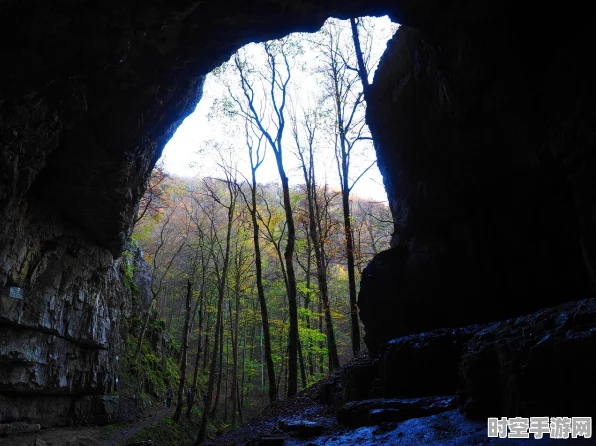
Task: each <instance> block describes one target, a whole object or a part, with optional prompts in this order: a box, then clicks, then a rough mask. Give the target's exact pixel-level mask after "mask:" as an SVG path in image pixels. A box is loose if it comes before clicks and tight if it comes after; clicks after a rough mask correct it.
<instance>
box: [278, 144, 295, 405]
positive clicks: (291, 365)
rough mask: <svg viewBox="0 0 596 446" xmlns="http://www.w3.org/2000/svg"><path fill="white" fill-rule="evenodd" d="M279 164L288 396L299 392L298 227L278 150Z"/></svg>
mask: <svg viewBox="0 0 596 446" xmlns="http://www.w3.org/2000/svg"><path fill="white" fill-rule="evenodd" d="M275 155H276V158H277V165H278V169H279V174H280V177H281V184H282V189H283V196H284V208H285V213H286V220H287V228H288V240H287V244H286V250H285V252H284V258H285V263H286V272H287V275H288V314H289V318H290V333H289V337H288V388H287V391H288V393H287V395H288V397H291V396H294V395H296V393H297V392H298V304H297V296H296V273H295V272H294V247H295V243H296V227H295V225H294V216H293V215H292V202H291V200H290V186H289V184H288V177H287V176H286V173H285V171H284V168H283V164H282V160H281V154H280V153H279V152H276V154H275Z"/></svg>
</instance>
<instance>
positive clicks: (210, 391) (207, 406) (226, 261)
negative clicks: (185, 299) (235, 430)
mask: <svg viewBox="0 0 596 446" xmlns="http://www.w3.org/2000/svg"><path fill="white" fill-rule="evenodd" d="M235 203H236V202H235V199H234V198H232V197H231V196H230V207H229V208H228V225H227V231H226V245H225V254H224V261H223V267H222V272H221V277H219V279H220V280H219V283H218V296H217V323H216V326H215V341H214V346H213V347H214V348H213V355H212V360H211V369H210V372H209V382H208V385H207V399H206V401H205V408H204V410H203V416H202V419H201V426H200V428H199V435H198V437H197V441H196V442H195V445H200V444H201V443H203V442H204V441H205V436H206V434H207V418H208V416H209V413H210V409H211V399H212V398H213V387H214V384H215V369H216V365H217V350H218V347H219V345H218V344H219V340H220V339H219V337H220V331H221V328H222V323H223V314H222V306H223V300H224V294H225V290H226V282H227V277H228V264H229V261H230V239H231V236H232V222H233V217H234V209H235ZM222 342H223V341H222Z"/></svg>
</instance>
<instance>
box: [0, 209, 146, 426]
mask: <svg viewBox="0 0 596 446" xmlns="http://www.w3.org/2000/svg"><path fill="white" fill-rule="evenodd" d="M44 217H45V221H44V222H43V223H41V222H29V224H28V225H27V226H25V227H24V228H23V231H22V232H20V233H17V234H15V237H14V239H13V240H12V244H10V245H8V246H6V247H5V248H4V250H3V251H1V254H2V258H3V259H4V261H3V264H2V270H1V271H0V283H1V284H2V287H0V423H6V422H12V421H27V422H31V423H34V424H41V426H42V427H48V426H53V425H67V424H79V423H86V422H102V418H101V415H99V416H98V417H97V418H95V417H94V416H92V414H94V413H96V412H97V413H101V410H104V409H105V405H103V404H99V403H97V402H95V399H94V397H93V396H94V395H103V394H109V393H111V392H112V391H114V390H117V383H116V378H117V376H118V374H119V368H118V359H119V358H118V355H120V354H121V350H122V348H123V343H122V339H125V335H126V330H125V327H124V326H123V324H124V323H125V321H126V319H127V318H129V317H130V314H131V308H132V295H131V290H130V289H129V288H127V287H126V286H125V285H124V283H125V282H124V280H123V277H122V275H123V274H124V269H123V268H122V265H121V264H122V262H126V260H123V259H122V258H121V259H119V260H116V261H114V259H113V257H112V254H111V253H110V252H109V251H108V250H106V249H104V248H99V247H97V246H96V245H94V244H93V243H90V242H88V241H86V240H85V237H84V236H82V235H80V234H77V232H76V231H73V229H72V228H67V227H64V226H63V225H61V224H60V223H58V222H57V221H56V220H54V219H53V218H52V214H51V213H48V214H46V215H44ZM141 292H142V289H141ZM111 404H112V405H114V404H115V405H116V407H117V401H114V402H112V403H111ZM100 407H101V408H102V409H101V410H100ZM115 417H116V418H117V414H116V415H115ZM116 418H114V417H112V418H111V419H112V421H114V420H115V419H116ZM108 419H109V418H107V419H106V420H108Z"/></svg>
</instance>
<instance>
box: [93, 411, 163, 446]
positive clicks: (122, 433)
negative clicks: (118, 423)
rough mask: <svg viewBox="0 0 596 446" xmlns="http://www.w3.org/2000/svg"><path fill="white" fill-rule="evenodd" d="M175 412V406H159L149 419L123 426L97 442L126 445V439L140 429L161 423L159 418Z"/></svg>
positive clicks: (108, 444) (113, 445)
mask: <svg viewBox="0 0 596 446" xmlns="http://www.w3.org/2000/svg"><path fill="white" fill-rule="evenodd" d="M173 412H174V407H173V406H172V407H171V408H170V409H168V408H167V407H161V408H160V407H158V409H157V410H156V411H155V413H154V414H153V416H152V417H151V418H148V419H146V420H144V421H141V422H139V423H134V424H128V425H126V426H123V429H122V430H119V431H117V432H111V435H110V436H109V437H108V438H106V439H103V440H101V441H100V442H99V443H97V444H98V446H116V445H118V446H119V445H124V444H126V440H128V439H129V438H130V437H132V436H133V435H134V434H136V433H137V432H138V431H140V430H142V429H145V428H146V427H150V426H153V425H155V424H157V423H159V420H161V419H162V418H163V417H165V416H166V415H168V414H169V413H173Z"/></svg>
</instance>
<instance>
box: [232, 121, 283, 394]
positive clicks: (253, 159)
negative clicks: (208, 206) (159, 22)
mask: <svg viewBox="0 0 596 446" xmlns="http://www.w3.org/2000/svg"><path fill="white" fill-rule="evenodd" d="M252 133H254V132H252ZM245 136H246V147H247V149H248V156H249V159H250V172H251V183H250V194H251V199H250V200H248V199H247V197H246V195H245V194H244V193H243V192H242V190H240V191H241V192H242V196H243V197H244V202H245V203H246V206H247V207H248V210H249V212H250V218H251V221H252V229H253V244H254V248H255V269H256V281H257V295H258V298H259V305H260V307H261V321H262V325H263V343H264V344H265V345H264V346H265V362H266V364H267V377H268V379H269V402H271V403H272V402H274V401H275V400H277V387H276V385H275V368H274V367H273V357H272V355H271V334H270V331H269V315H268V312H267V301H266V300H265V291H264V289H263V261H262V260H261V246H260V243H259V222H258V221H257V169H258V168H259V167H260V166H261V164H262V163H263V160H264V159H265V148H264V147H262V142H263V134H257V135H254V136H256V138H253V136H252V135H251V132H249V125H248V122H246V121H245Z"/></svg>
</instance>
